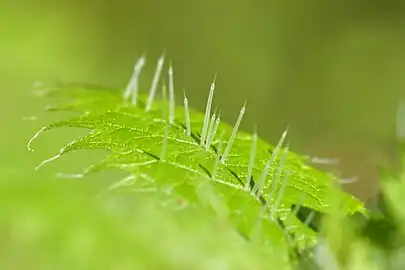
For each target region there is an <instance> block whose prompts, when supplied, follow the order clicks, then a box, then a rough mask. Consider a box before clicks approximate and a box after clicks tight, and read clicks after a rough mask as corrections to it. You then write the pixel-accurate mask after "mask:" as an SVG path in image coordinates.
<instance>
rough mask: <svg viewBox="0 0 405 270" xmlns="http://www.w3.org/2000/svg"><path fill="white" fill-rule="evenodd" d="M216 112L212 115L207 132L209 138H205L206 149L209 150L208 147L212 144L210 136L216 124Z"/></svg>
mask: <svg viewBox="0 0 405 270" xmlns="http://www.w3.org/2000/svg"><path fill="white" fill-rule="evenodd" d="M215 118H216V117H215V113H214V114H213V115H212V117H211V121H210V125H209V127H208V133H207V139H206V140H205V150H208V147H209V146H210V145H209V143H210V141H209V138H210V137H211V133H212V132H213V129H214V124H215Z"/></svg>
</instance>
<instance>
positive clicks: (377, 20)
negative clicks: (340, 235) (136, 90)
mask: <svg viewBox="0 0 405 270" xmlns="http://www.w3.org/2000/svg"><path fill="white" fill-rule="evenodd" d="M404 15H405V2H403V1H400V0H398V1H395V0H372V1H371V0H369V1H362V0H355V1H353V0H351V1H348V0H346V1H325V0H322V1H321V0H314V1H285V0H266V1H259V0H255V1H253V0H251V1H231V0H221V1H213V0H205V1H180V0H178V1H174V0H173V1H168V0H160V1H158V0H148V1H122V0H116V1H83V0H80V1H79V0H76V1H45V0H44V1H27V0H26V1H4V0H2V1H1V2H0V100H1V107H0V108H1V113H0V117H1V120H2V121H1V123H2V132H1V133H0V134H1V135H0V136H1V140H0V149H1V150H2V154H1V157H0V167H1V176H2V177H1V178H3V181H4V180H7V179H14V180H15V181H17V179H24V180H26V179H31V180H32V181H34V179H36V178H38V177H42V178H52V177H54V176H53V173H54V172H55V171H58V170H65V171H66V170H75V169H76V170H78V169H79V168H80V167H81V166H80V165H81V164H82V163H83V162H85V161H88V157H84V158H83V157H80V155H76V156H75V158H70V159H69V158H68V159H67V161H61V162H59V161H58V162H56V163H55V165H52V166H50V168H49V167H46V168H44V169H43V170H41V171H39V172H35V173H34V172H33V168H34V167H35V165H37V164H38V163H39V162H40V161H41V160H42V159H44V158H47V157H49V156H50V155H52V154H55V153H56V151H57V149H58V147H60V146H62V145H63V142H64V141H65V140H66V138H68V137H69V136H70V137H72V136H73V135H72V134H67V132H66V131H64V132H63V133H60V136H55V135H53V136H46V135H44V138H43V139H41V140H39V141H38V142H37V143H36V145H35V148H36V149H37V151H36V152H34V153H30V152H28V151H27V150H26V148H25V146H26V143H27V141H28V139H29V138H30V136H31V135H32V134H33V133H34V132H35V131H36V130H38V129H39V128H40V127H41V126H42V124H44V123H45V122H46V121H47V120H49V117H50V116H48V115H45V114H43V113H41V112H40V110H41V108H42V106H43V104H44V101H43V100H41V99H38V98H35V97H33V95H32V93H31V92H30V87H31V83H32V82H33V81H36V80H43V81H45V82H47V81H52V80H55V79H60V80H63V81H78V82H90V83H98V84H104V85H107V86H113V87H125V85H126V83H127V82H128V79H129V77H130V75H131V72H132V68H133V64H134V62H135V61H136V59H137V58H138V57H139V56H140V55H142V54H143V53H146V54H147V59H148V62H147V66H146V68H145V73H144V74H143V77H142V79H141V80H142V82H141V84H142V86H143V88H146V89H147V88H148V87H149V83H150V80H151V77H152V75H153V70H154V67H155V62H156V60H157V58H158V57H159V56H160V55H161V54H162V53H163V52H165V53H166V56H167V59H171V61H172V63H173V65H174V68H175V84H176V92H177V94H178V97H179V100H180V95H181V94H182V90H183V88H185V89H186V91H187V93H188V96H189V100H190V103H191V104H192V106H193V107H194V108H196V109H199V110H201V111H203V108H204V105H205V101H206V97H207V92H208V88H209V84H210V82H211V81H212V78H213V76H214V74H215V73H217V74H218V77H217V92H216V97H215V103H216V104H217V105H219V106H221V108H222V109H223V119H226V121H228V122H230V123H233V122H234V120H235V118H236V116H237V113H238V111H239V109H240V107H241V106H242V105H243V103H244V101H245V100H248V110H247V114H246V117H245V119H244V121H243V124H242V127H243V129H245V130H248V131H250V130H252V129H253V127H254V125H257V126H258V130H259V133H260V135H261V136H262V137H263V138H265V139H267V140H268V141H270V142H272V143H276V142H277V140H278V138H279V136H280V134H281V133H282V131H283V130H284V129H285V128H286V126H287V125H288V126H289V127H290V131H291V132H290V135H291V137H290V145H291V148H292V149H293V150H295V151H298V152H300V153H302V154H309V155H317V156H327V157H339V158H341V159H342V162H341V164H340V165H339V167H338V168H339V169H340V170H341V171H342V176H344V177H351V176H359V177H360V181H359V182H358V183H357V184H355V185H353V186H350V187H347V188H348V189H349V190H350V191H352V192H355V194H356V195H358V196H359V197H361V198H363V199H365V200H367V199H369V198H372V197H373V195H374V194H375V193H376V190H377V184H376V179H377V175H378V169H377V166H378V165H379V164H390V165H393V164H395V162H396V153H395V149H396V145H395V142H396V110H397V103H398V100H400V99H401V98H403V97H404V94H403V92H404V90H405V47H404V44H405V16H404ZM84 159H85V160H84ZM14 180H13V181H14Z"/></svg>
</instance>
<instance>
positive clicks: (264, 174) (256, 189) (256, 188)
mask: <svg viewBox="0 0 405 270" xmlns="http://www.w3.org/2000/svg"><path fill="white" fill-rule="evenodd" d="M287 133H288V128H286V130H285V131H284V132H283V134H282V135H281V138H280V140H279V141H278V143H277V146H276V147H275V148H274V151H273V153H272V154H271V156H270V158H269V160H268V161H267V163H266V165H265V166H264V169H263V172H262V174H261V175H260V178H259V180H258V181H257V183H256V184H255V186H254V187H253V189H252V192H253V193H258V194H260V193H261V192H262V188H263V186H264V183H265V182H266V178H267V174H268V172H269V169H270V167H271V165H272V164H273V162H274V160H275V158H276V157H277V155H278V152H279V151H280V148H281V146H282V145H283V143H284V140H285V138H286V137H287Z"/></svg>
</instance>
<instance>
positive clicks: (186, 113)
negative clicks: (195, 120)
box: [183, 89, 191, 136]
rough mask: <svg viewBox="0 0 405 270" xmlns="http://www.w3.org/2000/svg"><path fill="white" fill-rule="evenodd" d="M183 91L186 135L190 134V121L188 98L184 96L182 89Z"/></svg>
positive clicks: (184, 91)
mask: <svg viewBox="0 0 405 270" xmlns="http://www.w3.org/2000/svg"><path fill="white" fill-rule="evenodd" d="M183 93H184V114H185V115H184V116H185V118H186V132H187V136H191V123H190V111H189V109H188V99H187V96H186V90H185V89H184V90H183Z"/></svg>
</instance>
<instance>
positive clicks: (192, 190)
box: [28, 57, 365, 269]
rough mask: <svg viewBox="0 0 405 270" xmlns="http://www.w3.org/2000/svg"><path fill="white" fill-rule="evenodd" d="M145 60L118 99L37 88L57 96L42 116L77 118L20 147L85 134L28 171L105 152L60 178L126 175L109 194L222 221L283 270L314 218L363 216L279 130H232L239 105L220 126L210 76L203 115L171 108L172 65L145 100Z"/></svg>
mask: <svg viewBox="0 0 405 270" xmlns="http://www.w3.org/2000/svg"><path fill="white" fill-rule="evenodd" d="M144 61H145V60H144V58H143V57H142V58H141V59H140V60H139V62H138V63H137V64H136V66H135V69H134V75H133V77H132V79H131V81H130V83H129V85H128V87H127V88H126V89H125V91H124V93H122V91H121V90H120V89H111V88H107V87H101V86H96V85H88V84H59V85H57V86H54V87H49V88H47V89H46V90H43V91H42V94H43V95H45V96H48V97H51V98H52V100H53V101H54V102H55V101H57V100H58V102H56V103H54V104H53V105H49V106H48V107H47V110H48V111H73V112H75V113H76V116H74V117H70V118H69V119H67V120H60V121H56V122H54V123H51V124H49V125H47V126H45V127H43V128H42V129H41V130H40V132H38V133H37V134H36V135H35V136H34V137H33V139H32V140H30V142H29V145H28V148H29V149H31V144H32V142H33V140H34V139H35V138H37V137H38V135H39V134H41V133H42V132H44V131H49V130H53V129H55V128H60V127H70V128H73V127H74V128H84V129H86V130H87V132H86V133H85V134H84V135H83V136H81V137H79V138H77V139H75V140H73V141H71V142H69V143H68V144H66V146H65V147H63V148H62V149H61V150H60V151H59V153H58V154H57V155H56V156H54V157H52V158H50V159H47V160H45V161H44V162H42V163H41V164H40V165H39V166H38V167H37V169H39V168H40V167H41V166H43V165H45V164H46V163H48V162H50V161H54V160H56V159H58V158H59V157H61V156H63V155H64V154H66V153H69V152H71V151H76V150H83V149H101V150H106V151H108V155H107V157H106V158H104V159H102V160H101V161H100V162H99V163H97V164H93V165H91V166H89V167H87V168H84V169H83V170H82V171H81V172H80V173H78V174H70V175H67V174H64V175H63V176H64V177H74V178H83V177H85V176H86V175H88V174H91V173H95V172H101V171H106V170H111V169H118V170H122V171H124V172H126V173H127V177H125V178H124V179H122V180H120V181H117V182H116V183H114V184H113V185H111V186H109V187H108V189H109V190H114V191H115V192H126V191H130V193H131V192H132V194H133V196H135V197H138V196H140V195H139V194H142V196H141V197H142V198H146V200H148V202H152V205H158V206H159V209H163V213H166V214H164V215H167V213H172V212H176V213H177V212H182V211H184V212H186V213H188V214H187V215H190V216H193V218H197V219H199V220H213V222H214V223H215V224H217V223H219V224H225V225H223V226H226V227H227V228H228V231H227V233H230V231H233V230H234V231H235V232H237V233H238V235H239V237H240V238H241V239H245V240H244V241H246V243H245V244H247V245H249V246H251V247H252V249H253V250H260V253H261V254H262V255H264V254H266V256H268V258H271V259H269V260H270V261H273V262H279V263H281V265H282V266H280V267H285V268H286V269H288V268H290V267H292V266H293V265H296V264H297V263H298V261H299V259H300V257H301V255H302V254H306V251H307V250H308V249H311V248H313V247H314V246H315V245H316V243H317V236H318V234H319V233H320V232H319V228H320V224H319V219H320V218H319V215H322V214H328V215H329V214H331V213H338V214H339V215H340V216H341V217H347V216H352V215H353V214H356V213H362V214H363V213H365V209H364V208H363V204H362V203H361V202H360V201H358V200H357V199H355V198H354V197H352V196H350V195H349V194H346V193H344V192H343V191H341V190H340V189H339V188H338V186H337V182H338V179H336V178H335V177H334V176H333V175H331V174H328V173H324V172H321V171H318V170H316V169H314V168H312V167H311V166H310V160H309V159H308V158H307V157H303V156H300V155H298V154H296V153H293V152H291V151H290V150H289V147H288V143H287V144H286V140H287V138H286V137H287V130H286V131H285V132H284V133H283V135H282V136H281V139H280V141H279V142H278V144H277V145H276V146H272V145H270V144H268V143H267V142H265V141H264V140H262V139H260V138H258V136H257V134H256V133H254V134H249V133H246V132H242V131H239V124H240V122H241V121H242V118H243V115H244V113H245V109H246V104H245V105H244V106H243V107H242V109H241V110H240V112H239V115H238V117H237V120H236V124H235V125H234V126H230V125H227V124H225V123H223V122H221V121H220V111H218V110H216V111H214V112H213V113H212V110H211V104H212V100H213V94H214V90H215V79H214V82H213V83H212V84H211V87H210V92H209V97H208V101H207V107H206V112H205V114H201V113H199V112H196V111H194V110H192V109H191V108H189V107H188V100H187V98H186V96H185V94H184V103H183V106H179V105H176V106H175V97H174V82H173V69H172V67H171V66H170V67H169V72H168V75H169V76H168V81H169V87H168V88H169V91H168V92H169V93H166V92H167V90H166V86H163V92H162V96H163V98H162V99H161V100H154V99H155V95H156V89H157V87H158V80H159V77H160V73H161V71H162V68H163V58H160V59H159V61H158V66H157V71H156V73H155V77H154V79H153V82H152V86H151V89H150V91H149V93H148V95H144V94H141V93H139V92H138V90H139V89H138V78H139V75H140V72H141V69H142V66H143V65H144ZM167 94H168V98H167ZM111 192H113V191H111ZM113 193H114V192H113ZM144 193H147V196H145V195H143V194H144ZM114 194H115V193H114ZM125 194H127V193H125ZM148 209H149V208H148ZM150 211H152V212H153V211H154V210H150ZM153 213H155V212H153ZM159 215H160V214H156V216H159ZM178 215H179V214H175V218H174V220H175V222H177V221H178V220H179V219H180V218H179V217H178ZM153 216H155V214H153ZM160 219H161V218H160V217H158V218H157V222H159V221H158V220H160ZM162 222H163V223H162V224H165V223H164V222H166V221H162ZM201 222H202V221H201ZM204 222H206V221H204ZM204 222H202V223H204ZM193 224H194V223H193ZM194 225H195V226H197V225H196V224H194ZM173 230H175V229H173ZM177 233H178V232H177ZM160 237H164V236H160ZM233 237H234V236H233ZM196 239H199V238H198V237H196ZM150 240H151V241H158V240H159V239H154V238H153V237H151V239H150ZM196 241H198V240H196ZM311 256H312V253H310V254H309V257H311ZM262 262H263V263H264V265H261V267H263V268H265V269H267V268H268V269H270V268H273V267H274V263H268V264H267V265H265V260H263V261H262ZM250 266H251V267H252V269H257V268H253V266H254V264H251V265H250ZM234 267H235V266H234ZM255 267H257V266H255Z"/></svg>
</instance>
